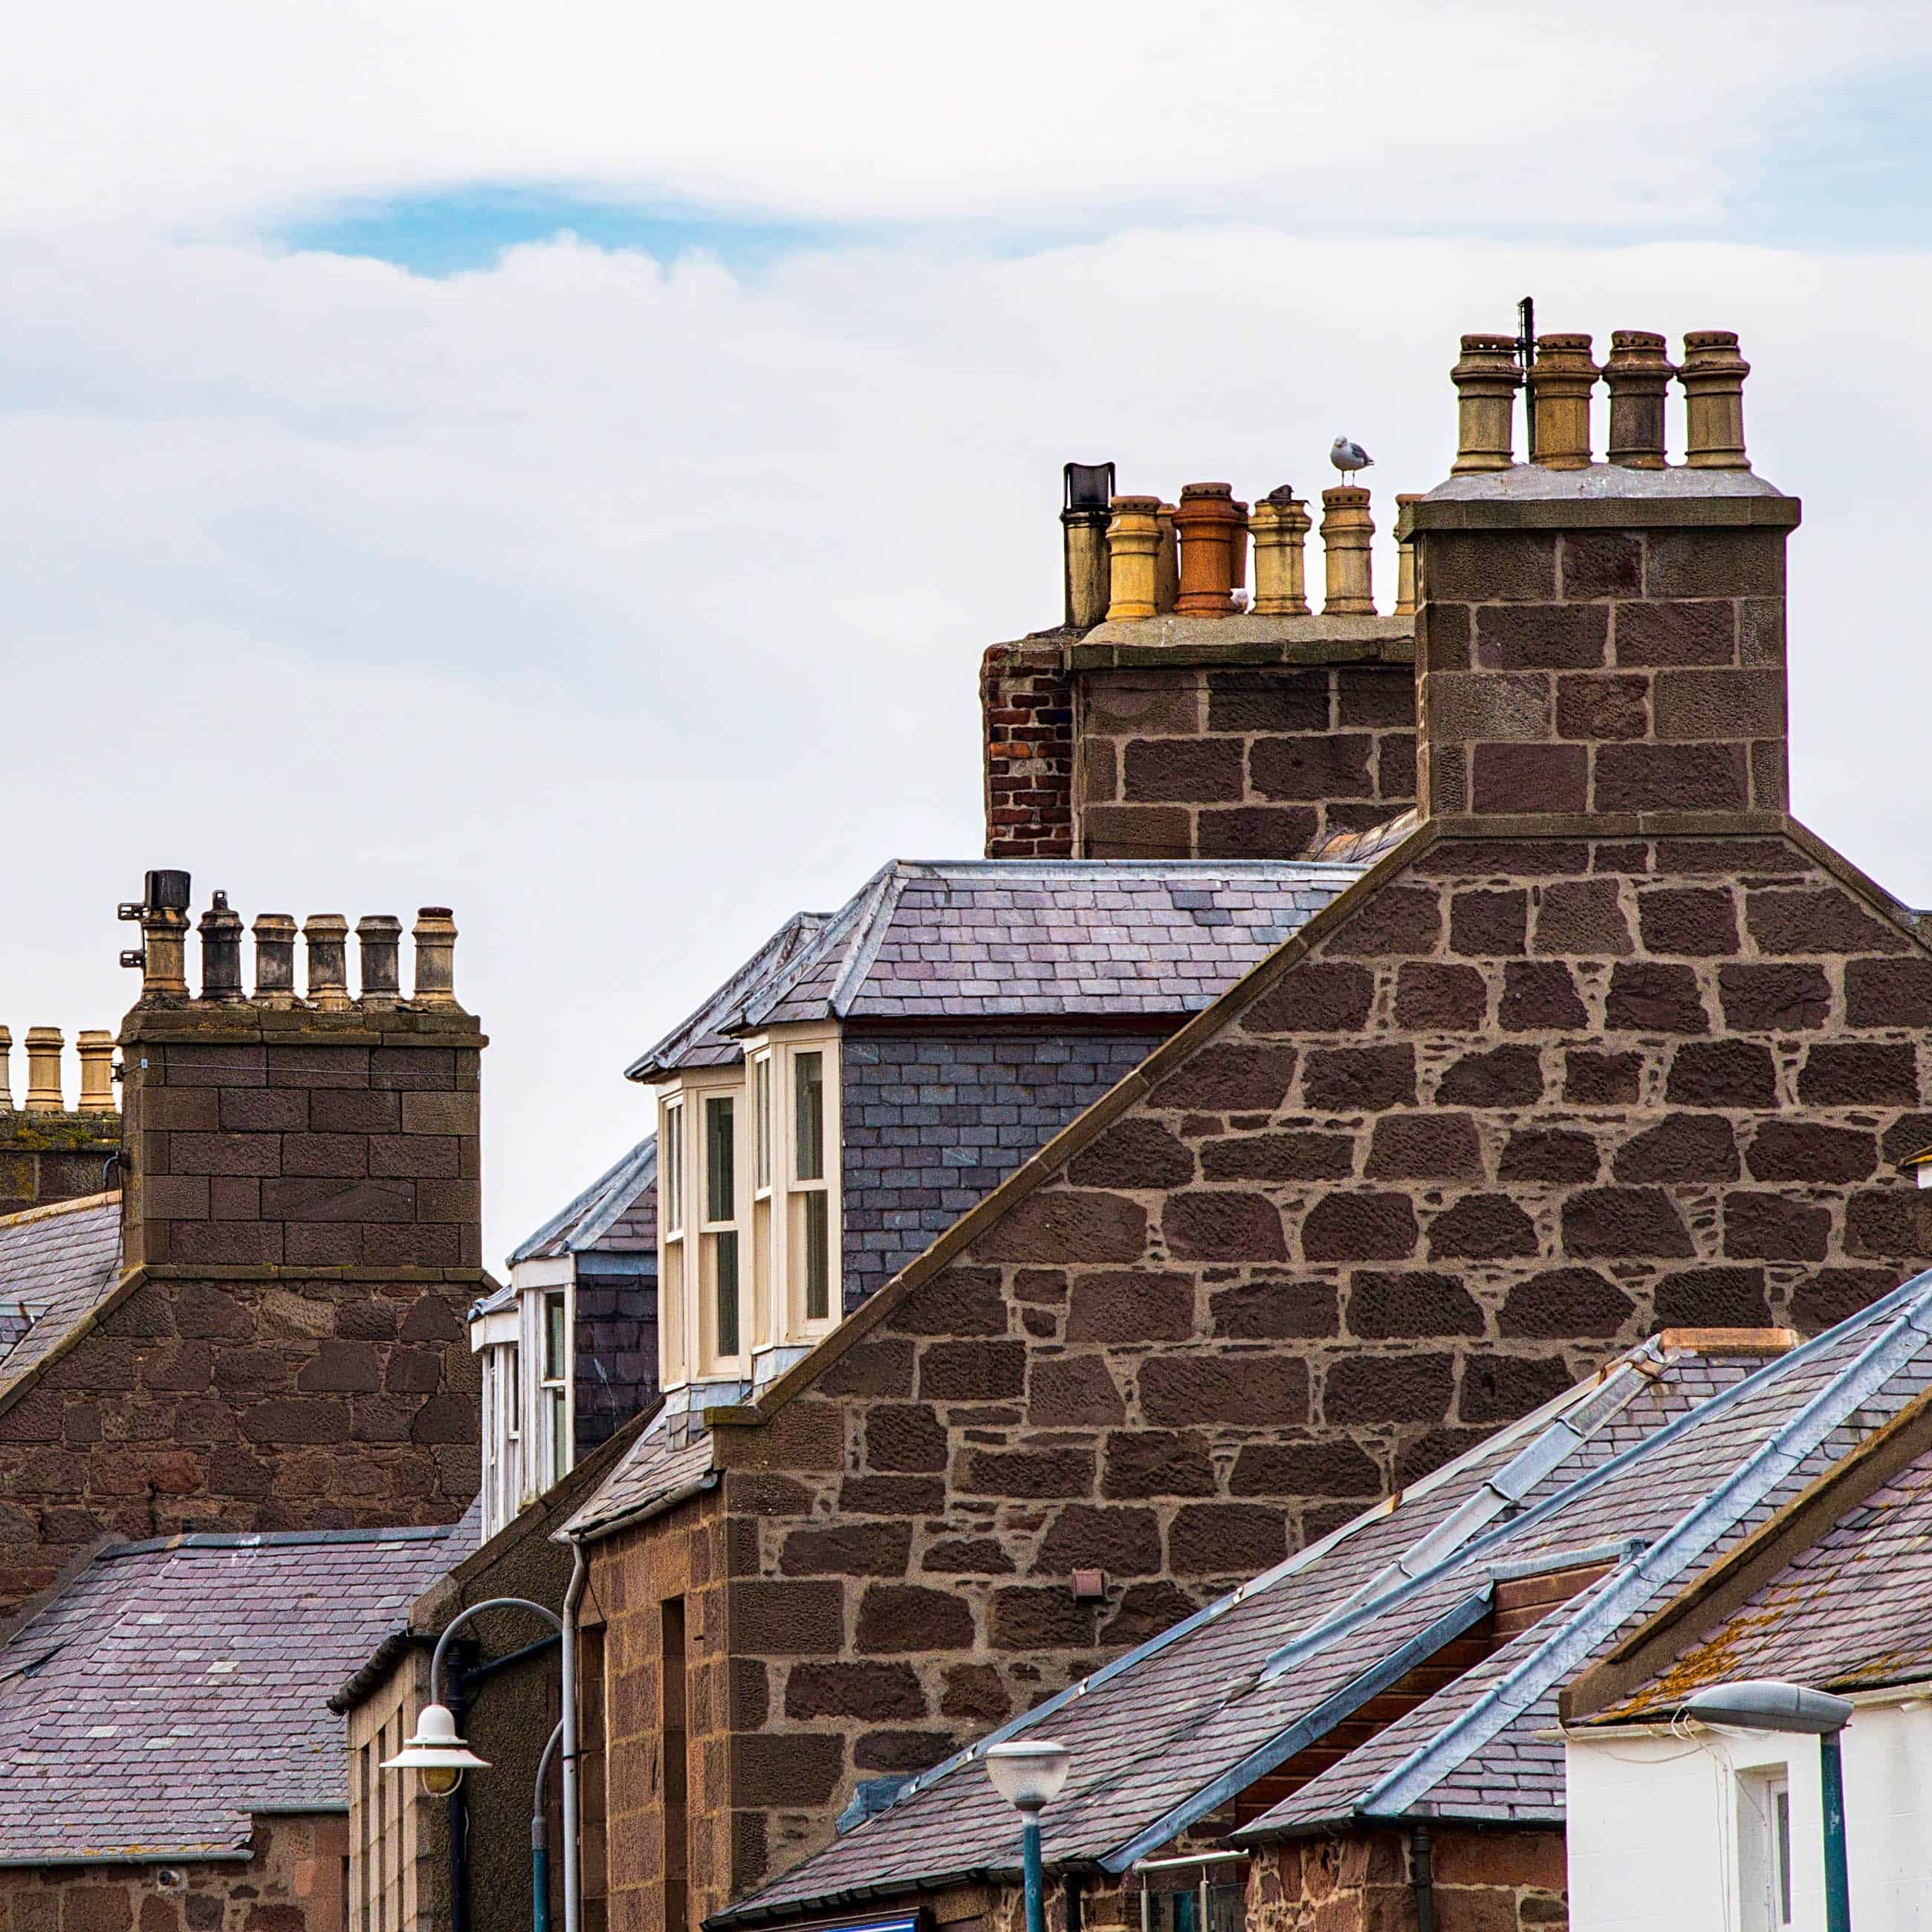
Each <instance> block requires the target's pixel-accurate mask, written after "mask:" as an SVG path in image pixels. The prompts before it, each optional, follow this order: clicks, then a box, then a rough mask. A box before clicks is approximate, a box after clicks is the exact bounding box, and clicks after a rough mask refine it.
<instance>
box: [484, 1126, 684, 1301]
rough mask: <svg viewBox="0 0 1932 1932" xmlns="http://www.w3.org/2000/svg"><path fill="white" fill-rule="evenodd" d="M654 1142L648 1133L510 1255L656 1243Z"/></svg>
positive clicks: (522, 1257) (513, 1260) (514, 1258)
mask: <svg viewBox="0 0 1932 1932" xmlns="http://www.w3.org/2000/svg"><path fill="white" fill-rule="evenodd" d="M657 1178H658V1142H657V1136H655V1134H652V1135H649V1136H646V1138H645V1139H643V1140H640V1142H638V1143H637V1145H636V1146H635V1147H634V1148H631V1151H630V1152H629V1153H628V1154H625V1156H624V1157H623V1158H622V1160H619V1162H617V1163H616V1165H615V1166H613V1167H610V1168H608V1169H606V1170H605V1171H604V1172H603V1173H601V1174H600V1175H598V1177H597V1178H596V1179H595V1181H592V1183H591V1184H590V1185H589V1187H586V1189H585V1190H583V1193H581V1194H580V1195H579V1196H577V1199H575V1200H574V1201H573V1202H571V1204H570V1205H569V1206H568V1207H567V1208H562V1209H559V1211H558V1212H557V1213H556V1214H553V1215H552V1216H551V1217H550V1219H549V1220H547V1221H546V1222H545V1223H544V1224H543V1226H541V1228H539V1229H538V1230H537V1231H536V1232H535V1234H534V1235H531V1236H530V1237H529V1239H528V1240H527V1241H525V1242H524V1243H523V1245H522V1246H521V1247H519V1248H517V1250H516V1251H515V1252H514V1253H513V1254H512V1255H511V1256H510V1265H511V1267H512V1268H514V1267H515V1265H517V1262H526V1261H532V1260H535V1259H539V1258H541V1257H544V1256H558V1255H572V1254H583V1253H589V1252H592V1251H595V1250H620V1249H621V1250H631V1249H637V1250H642V1249H646V1248H648V1249H653V1250H654V1249H655V1247H656V1246H657Z"/></svg>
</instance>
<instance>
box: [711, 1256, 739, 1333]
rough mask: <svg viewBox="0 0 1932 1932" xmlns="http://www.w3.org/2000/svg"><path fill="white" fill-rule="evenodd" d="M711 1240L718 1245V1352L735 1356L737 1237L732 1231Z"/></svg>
mask: <svg viewBox="0 0 1932 1932" xmlns="http://www.w3.org/2000/svg"><path fill="white" fill-rule="evenodd" d="M711 1238H712V1241H715V1242H716V1243H717V1244H718V1247H717V1266H718V1354H720V1355H736V1353H737V1352H738V1236H737V1234H736V1231H735V1230H733V1232H731V1233H729V1234H724V1235H712V1237H711Z"/></svg>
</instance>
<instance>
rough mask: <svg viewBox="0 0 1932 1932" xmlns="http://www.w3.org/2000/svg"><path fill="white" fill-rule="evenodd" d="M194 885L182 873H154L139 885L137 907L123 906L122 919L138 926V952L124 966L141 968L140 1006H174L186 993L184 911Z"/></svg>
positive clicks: (126, 960)
mask: <svg viewBox="0 0 1932 1932" xmlns="http://www.w3.org/2000/svg"><path fill="white" fill-rule="evenodd" d="M192 893H193V880H191V879H190V877H189V876H188V874H187V873H185V872H181V871H166V870H164V871H151V872H150V873H148V875H147V877H145V880H143V881H142V889H141V903H140V904H139V905H137V906H124V907H121V917H122V918H123V919H139V921H140V922H141V950H140V951H139V953H130V954H128V955H127V956H126V958H125V962H124V963H126V964H127V965H137V964H138V965H139V967H140V968H141V1001H140V1004H142V1006H144V1007H146V1006H156V1007H160V1006H174V1005H178V1004H181V1003H182V1002H184V1001H186V999H187V996H188V992H187V929H188V917H187V909H188V905H189V903H190V898H191V895H192Z"/></svg>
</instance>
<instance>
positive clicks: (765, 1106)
mask: <svg viewBox="0 0 1932 1932" xmlns="http://www.w3.org/2000/svg"><path fill="white" fill-rule="evenodd" d="M752 1079H753V1083H754V1086H755V1087H756V1088H757V1106H756V1108H755V1109H754V1112H755V1114H756V1116H757V1119H756V1123H755V1125H754V1128H753V1138H754V1153H753V1156H752V1185H753V1186H754V1187H770V1185H771V1184H772V1063H771V1062H770V1061H769V1060H761V1061H759V1062H758V1064H757V1069H756V1070H755V1072H754V1074H753V1076H752Z"/></svg>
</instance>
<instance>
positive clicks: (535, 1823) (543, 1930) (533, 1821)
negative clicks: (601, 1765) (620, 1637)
mask: <svg viewBox="0 0 1932 1932" xmlns="http://www.w3.org/2000/svg"><path fill="white" fill-rule="evenodd" d="M562 1736H563V1723H562V1719H561V1718H559V1720H558V1721H557V1724H556V1729H555V1730H553V1731H552V1732H551V1733H550V1742H548V1743H547V1744H546V1745H544V1748H543V1756H542V1757H540V1758H538V1760H537V1789H536V1797H535V1802H533V1804H532V1805H531V1808H530V1932H550V1835H549V1833H548V1832H547V1831H546V1829H544V1781H545V1780H546V1779H547V1778H548V1777H549V1775H550V1758H551V1756H552V1754H553V1753H554V1752H555V1751H556V1748H557V1745H558V1744H559V1742H560V1741H561V1740H562Z"/></svg>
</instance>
